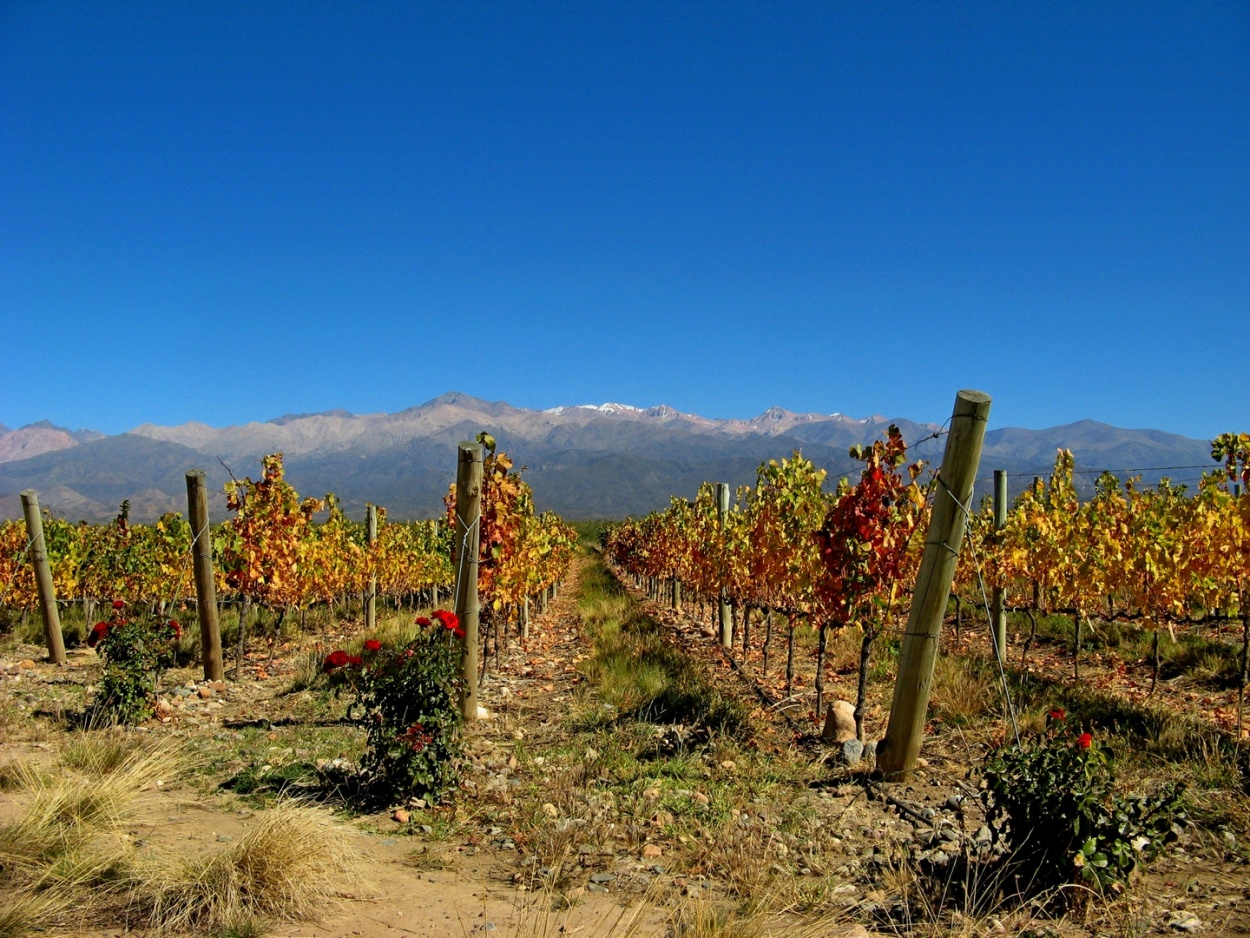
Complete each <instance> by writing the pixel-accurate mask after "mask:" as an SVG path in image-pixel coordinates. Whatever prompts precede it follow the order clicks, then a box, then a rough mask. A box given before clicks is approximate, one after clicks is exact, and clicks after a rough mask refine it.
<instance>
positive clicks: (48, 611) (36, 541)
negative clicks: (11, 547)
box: [22, 489, 66, 666]
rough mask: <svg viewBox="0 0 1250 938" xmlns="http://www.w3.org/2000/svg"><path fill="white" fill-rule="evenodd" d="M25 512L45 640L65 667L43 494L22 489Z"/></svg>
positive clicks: (55, 661)
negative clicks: (41, 503) (41, 508)
mask: <svg viewBox="0 0 1250 938" xmlns="http://www.w3.org/2000/svg"><path fill="white" fill-rule="evenodd" d="M22 513H23V514H24V515H25V516H26V540H28V541H29V542H30V565H31V566H32V567H33V568H34V571H35V586H36V587H37V588H38V590H39V609H40V611H41V612H42V613H43V639H44V643H45V644H46V645H47V646H48V660H49V661H51V662H52V663H53V664H58V665H61V666H64V665H65V664H66V661H65V639H64V638H63V637H62V635H61V615H60V613H59V612H58V611H57V608H56V586H55V585H54V584H53V582H52V565H51V564H50V563H48V545H47V544H46V543H45V542H44V539H43V516H42V515H40V514H39V496H38V495H37V494H36V493H35V490H34V489H26V490H25V491H24V492H22Z"/></svg>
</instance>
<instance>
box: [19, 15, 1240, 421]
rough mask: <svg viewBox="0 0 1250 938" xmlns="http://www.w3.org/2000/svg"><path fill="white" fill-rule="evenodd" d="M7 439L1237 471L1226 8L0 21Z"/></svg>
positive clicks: (1236, 189) (1236, 39) (1235, 56)
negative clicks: (1100, 447)
mask: <svg viewBox="0 0 1250 938" xmlns="http://www.w3.org/2000/svg"><path fill="white" fill-rule="evenodd" d="M0 328H2V329H3V336H4V338H3V341H2V342H0V370H2V372H3V373H2V375H0V422H3V423H6V424H8V425H10V426H18V425H20V424H23V423H26V422H29V421H33V420H38V419H42V418H47V419H51V420H52V421H54V422H56V423H59V424H63V425H69V426H72V427H92V428H96V429H102V430H105V431H108V432H118V431H121V430H124V429H126V428H128V427H131V426H134V425H135V424H138V423H140V422H143V421H152V422H156V423H179V422H182V421H185V420H201V421H205V422H207V423H211V424H214V425H223V424H226V423H238V422H244V421H247V420H264V419H269V418H272V417H276V416H278V415H280V414H282V413H286V412H302V411H319V410H327V409H331V408H336V407H343V408H347V409H349V410H352V411H355V412H358V413H362V412H370V411H379V410H388V411H394V410H400V409H402V408H404V407H407V406H411V405H413V404H418V403H421V402H422V401H425V400H427V399H428V398H430V397H433V396H435V395H436V394H439V393H442V392H444V391H447V390H452V389H455V390H461V391H465V392H467V393H470V394H474V395H477V396H480V397H485V398H488V399H501V400H506V401H509V402H510V403H513V404H517V405H520V406H526V407H535V408H541V407H549V406H553V405H556V404H577V403H598V402H602V401H609V400H612V401H623V402H626V403H632V404H638V405H650V404H655V403H661V402H663V403H667V404H670V405H672V406H674V407H677V408H679V409H681V410H687V411H693V412H697V413H702V414H705V415H708V416H718V417H729V416H739V417H745V416H752V415H754V414H756V413H758V412H760V411H762V410H764V409H765V408H767V407H769V406H770V405H774V404H777V405H781V406H783V407H786V408H789V409H792V410H799V411H807V410H814V411H821V412H826V413H828V412H832V411H841V412H844V413H848V414H851V415H853V416H864V415H867V414H871V413H882V414H886V415H897V416H907V417H911V418H913V419H921V420H937V421H940V420H943V419H944V418H945V417H946V416H947V415H948V414H949V412H950V407H951V404H952V401H953V399H954V393H955V391H956V390H957V389H958V388H960V387H974V388H979V389H981V390H984V391H987V392H988V393H990V394H991V395H993V396H994V399H995V404H994V411H993V414H992V418H991V419H992V425H998V426H1007V425H1013V426H1026V427H1045V426H1052V425H1055V424H1061V423H1067V422H1070V421H1073V420H1077V419H1080V418H1084V417H1092V418H1095V419H1098V420H1103V421H1106V422H1109V423H1114V424H1118V425H1120V426H1127V427H1155V428H1159V429H1164V430H1169V431H1173V432H1179V433H1184V434H1187V435H1190V436H1197V437H1209V436H1211V435H1213V434H1215V433H1218V432H1220V431H1223V430H1231V429H1237V430H1247V429H1250V394H1248V393H1247V378H1246V364H1247V360H1248V356H1250V4H1247V3H1245V2H1241V0H1234V2H1197V0H1190V2H1179V3H1150V2H1146V3H1141V2H1132V3H1102V2H1099V3H1086V2H1080V3H1076V2H1073V3H1058V4H1052V3H1042V2H1029V3H1018V2H1017V3H1010V2H1008V3H1002V2H984V3H946V2H943V3H919V2H917V3H905V4H895V3H858V2H855V3H851V2H847V3H833V2H827V3H804V2H793V3H774V2H761V3H749V4H741V3H739V4H733V3H729V4H726V3H712V2H707V3H682V2H657V3H645V2H640V3H632V2H631V3H609V4H604V3H592V2H582V3H567V4H566V3H504V2H498V3H490V4H480V3H465V2H459V0H457V2H454V3H453V2H443V3H434V2H429V3H408V2H404V3H368V4H358V3H348V2H342V3H318V2H298V3H297V2H287V3H261V4H258V3H254V2H247V3H229V2H194V3H193V2H177V0H159V2H125V3H117V2H107V0H104V2H90V3H78V2H69V0H66V2H53V3H48V2H43V0H39V2H21V0H0Z"/></svg>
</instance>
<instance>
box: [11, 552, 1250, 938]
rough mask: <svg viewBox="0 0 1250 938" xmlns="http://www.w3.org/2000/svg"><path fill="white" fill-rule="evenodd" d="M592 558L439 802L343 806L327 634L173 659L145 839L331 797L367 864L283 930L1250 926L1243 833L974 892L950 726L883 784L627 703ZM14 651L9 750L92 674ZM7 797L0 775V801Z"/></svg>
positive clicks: (979, 841) (159, 844)
mask: <svg viewBox="0 0 1250 938" xmlns="http://www.w3.org/2000/svg"><path fill="white" fill-rule="evenodd" d="M590 562H594V561H590V560H588V561H585V562H584V563H590ZM583 569H584V564H583V565H579V567H578V569H577V570H576V571H575V572H574V574H573V575H572V576H571V577H570V578H569V580H568V582H566V583H565V585H564V589H563V590H562V592H561V594H560V595H559V596H558V597H557V598H556V599H555V600H554V601H553V602H552V604H551V606H550V608H549V610H548V611H547V612H546V613H545V614H544V615H543V616H541V617H538V618H537V619H536V621H535V622H534V624H533V627H532V629H531V639H530V641H529V642H528V643H527V644H526V645H525V647H521V645H520V644H519V643H517V642H516V641H515V640H514V641H513V642H512V643H511V644H510V645H509V647H508V648H507V649H505V651H504V653H503V654H502V655H501V656H500V657H499V659H498V660H497V661H495V662H492V671H491V674H490V675H489V676H488V678H487V679H486V680H485V681H484V682H483V684H482V687H481V699H482V703H483V706H484V707H485V708H486V710H487V711H488V715H487V716H486V718H485V719H482V720H480V721H478V722H477V723H476V724H474V725H473V726H472V727H470V729H469V730H468V732H467V739H466V743H467V756H468V762H467V765H466V772H465V775H464V781H463V784H462V787H461V789H460V791H459V792H458V793H457V794H456V796H455V797H454V798H453V799H452V800H451V802H450V803H449V804H447V805H443V806H430V805H426V804H424V803H421V802H416V803H412V804H409V805H405V806H402V807H400V808H398V809H395V810H387V811H385V812H381V813H378V814H374V815H368V816H363V817H362V816H360V815H357V814H352V813H349V812H347V811H345V810H344V809H343V806H342V804H341V802H336V800H335V798H334V797H333V795H334V793H333V791H332V789H331V787H330V786H329V784H328V781H327V780H330V779H333V778H335V777H337V775H338V774H341V770H342V769H343V768H344V767H350V765H351V764H352V763H353V760H354V759H355V758H356V757H357V756H358V755H359V752H360V746H361V741H360V740H359V739H358V738H357V737H356V735H355V734H356V731H355V730H354V728H352V727H350V726H347V725H345V724H342V723H340V722H338V715H337V714H336V713H335V712H334V710H333V705H331V706H330V707H329V708H327V704H326V701H325V699H324V697H323V696H319V695H318V692H317V691H316V690H315V689H314V690H300V691H295V692H290V690H289V689H290V688H291V686H292V676H293V675H295V674H296V673H297V672H298V669H299V666H300V661H299V658H300V655H303V654H310V653H311V654H321V653H324V650H325V649H326V648H328V647H331V646H332V645H333V643H334V641H335V640H336V637H335V636H332V635H330V636H324V637H323V645H322V647H321V648H319V649H318V648H313V649H312V651H311V652H309V651H308V650H307V649H295V648H292V649H289V650H286V651H282V650H280V651H279V652H278V653H277V654H276V655H273V656H271V657H264V658H261V659H255V660H253V661H252V662H251V665H250V667H249V668H248V669H246V670H245V673H247V676H248V677H249V679H248V680H245V681H243V682H241V683H235V682H227V683H223V684H208V683H204V682H197V681H196V680H195V675H194V673H193V672H191V671H186V672H182V673H179V674H175V675H173V676H172V678H171V679H170V680H168V681H167V682H166V688H167V689H166V691H165V692H164V693H163V695H162V698H161V704H160V710H159V714H158V718H157V719H155V720H153V721H150V722H149V723H148V724H147V725H145V726H142V727H139V728H138V729H136V730H134V731H132V732H134V733H135V734H136V738H139V737H140V736H141V737H143V738H162V739H165V738H167V739H169V740H171V741H174V742H177V743H178V744H180V745H182V746H184V747H185V748H186V749H187V751H188V752H190V753H191V758H192V768H191V770H190V771H188V772H184V773H182V774H181V775H180V776H172V775H171V778H170V779H169V780H168V781H166V780H163V779H157V780H154V783H153V787H152V790H151V791H150V793H149V795H150V797H149V799H148V803H147V810H146V813H145V818H144V820H143V821H142V823H139V824H137V825H136V826H135V828H134V830H133V831H131V833H132V834H133V836H135V837H136V838H138V839H142V840H144V841H145V842H149V843H151V844H152V845H153V847H154V848H160V849H169V850H177V851H184V852H190V851H211V850H216V849H221V848H222V845H225V844H229V843H230V842H232V841H233V840H235V839H237V838H238V837H240V836H242V835H243V834H244V833H245V832H246V831H247V830H248V829H249V826H250V825H251V824H252V823H253V822H254V818H255V817H256V816H257V813H258V812H263V811H264V810H265V806H266V804H268V803H271V800H272V799H273V798H274V797H276V796H277V793H278V792H280V791H285V793H287V794H302V795H304V796H307V797H312V798H318V799H320V800H321V801H322V803H324V804H325V805H326V816H327V820H328V821H329V820H331V819H332V820H333V823H336V824H339V825H341V829H342V836H343V837H344V838H348V839H350V841H351V842H352V843H354V844H355V845H356V846H357V847H358V848H359V851H360V852H361V854H362V856H363V857H364V860H365V864H364V870H365V874H364V876H363V878H362V880H361V881H360V882H359V883H356V884H345V886H344V889H343V895H342V896H341V901H340V902H339V903H338V904H337V905H334V906H332V907H327V908H326V909H325V910H324V915H323V916H322V917H321V919H320V921H318V922H316V923H304V924H295V925H273V926H271V928H270V930H269V931H268V932H266V933H267V934H270V935H274V936H278V935H283V936H286V935H290V936H296V935H299V936H313V935H318V936H331V935H359V936H364V938H383V936H386V938H391V936H417V935H421V936H427V935H428V936H434V935H473V934H481V933H487V932H493V933H496V934H504V935H535V936H538V935H543V936H545V935H557V934H579V935H618V934H619V935H626V934H635V935H653V934H654V935H663V934H672V933H680V934H687V935H730V934H757V935H765V934H783V933H785V934H797V935H806V934H810V935H828V936H838V935H843V936H854V935H865V934H884V935H905V934H915V935H926V934H949V933H963V934H970V935H971V934H1034V935H1043V934H1052V935H1060V934H1073V935H1091V934H1108V933H1116V934H1149V933H1156V934H1162V933H1185V932H1199V933H1203V934H1210V935H1239V934H1250V876H1247V866H1246V863H1245V859H1246V854H1245V851H1244V849H1243V848H1242V847H1241V846H1240V845H1239V844H1238V842H1237V835H1236V834H1233V833H1231V832H1228V831H1224V832H1220V831H1214V830H1213V831H1205V830H1203V829H1201V828H1197V827H1194V828H1191V829H1190V830H1189V831H1188V832H1187V835H1186V839H1185V841H1184V843H1183V844H1182V845H1181V847H1180V848H1179V849H1178V850H1176V851H1175V852H1174V853H1173V854H1172V855H1170V856H1169V857H1168V858H1166V859H1165V860H1163V861H1161V862H1160V863H1159V864H1157V865H1156V866H1155V867H1154V868H1152V869H1151V870H1150V871H1149V872H1148V873H1147V875H1146V877H1145V879H1144V881H1143V882H1142V883H1141V884H1139V887H1138V888H1136V889H1135V890H1133V892H1132V893H1131V895H1130V897H1129V898H1128V899H1126V900H1123V901H1121V902H1118V903H1114V904H1112V905H1111V906H1104V905H1102V904H1095V905H1093V906H1091V909H1090V912H1089V914H1088V916H1087V917H1086V918H1085V919H1084V920H1082V921H1075V920H1071V919H1062V920H1054V919H1052V918H1049V917H1047V916H1046V915H1045V914H1043V913H1042V912H1041V910H1037V909H1028V908H1026V909H1023V910H1019V909H1017V910H1010V909H1005V908H1000V909H994V908H990V909H975V908H972V902H971V899H972V898H973V897H975V895H976V894H977V890H978V888H980V889H981V890H982V891H985V887H984V884H977V883H976V882H972V881H969V880H968V878H967V877H966V876H965V875H964V874H963V873H960V872H958V871H959V870H961V869H963V867H962V866H961V864H960V863H959V862H958V860H957V859H955V858H957V857H959V856H960V855H961V854H965V853H967V852H969V851H972V852H975V851H977V850H981V849H983V848H984V849H988V840H989V837H988V830H986V829H985V828H984V826H983V819H982V815H981V812H980V806H979V799H978V797H977V789H976V784H975V780H973V779H970V778H969V777H968V766H969V764H970V760H969V758H968V753H964V752H960V750H959V749H958V748H957V747H956V746H954V745H953V744H951V743H949V742H948V743H947V744H946V745H944V746H941V747H936V748H935V749H934V751H932V752H930V751H928V750H926V758H927V759H928V761H927V763H926V764H925V765H924V766H923V767H922V768H921V770H920V771H919V772H918V773H917V775H916V777H915V778H914V779H912V780H911V781H909V782H907V783H900V784H895V785H882V784H879V783H873V782H871V781H870V778H869V774H868V769H869V768H870V766H869V765H868V764H865V763H861V764H860V765H857V766H853V767H848V766H844V765H840V764H838V763H839V760H838V759H836V758H834V757H833V756H834V755H836V752H835V751H834V750H831V749H829V748H826V747H824V746H822V745H820V744H818V743H815V742H814V741H812V740H810V739H805V738H803V736H802V734H801V733H800V734H797V738H796V731H795V728H794V725H793V724H792V723H791V722H789V721H788V720H787V719H785V718H783V717H782V716H779V715H778V713H777V712H776V711H775V710H770V708H768V707H765V706H763V705H759V704H758V700H756V705H755V708H754V709H755V714H754V716H755V735H754V737H753V738H752V739H750V740H749V741H742V740H731V739H719V738H716V737H715V736H713V737H712V738H708V737H707V736H706V734H700V733H699V729H698V727H692V726H676V725H652V724H647V723H643V722H638V721H632V722H631V721H621V720H618V719H616V714H614V713H613V712H611V708H610V707H604V705H602V704H600V703H597V701H596V698H595V697H594V696H593V694H592V693H591V692H590V691H589V689H588V688H587V684H586V677H585V674H584V671H583V670H582V669H581V668H580V667H579V666H580V665H581V664H582V663H583V662H584V661H585V660H586V659H587V657H588V656H589V655H590V654H591V649H590V647H589V646H588V644H587V641H586V637H585V634H584V631H583V629H582V622H581V619H580V617H579V610H578V606H577V597H578V594H579V578H580V576H581V575H582V571H583ZM636 599H637V601H639V602H644V600H643V599H642V598H641V597H636ZM652 612H653V614H654V615H655V616H656V617H657V618H659V619H660V620H661V621H663V622H665V623H666V628H668V629H670V630H671V633H672V636H673V640H674V641H676V642H678V643H680V644H681V645H682V646H683V647H685V648H686V649H687V650H688V651H690V653H692V654H694V655H696V656H699V657H700V658H701V659H703V660H704V661H705V662H706V664H707V667H708V668H709V670H710V673H711V674H712V675H713V676H714V679H715V680H716V681H717V682H719V683H721V684H723V685H724V686H725V687H726V688H728V689H731V690H732V692H734V693H738V694H741V695H742V696H743V698H744V699H754V696H753V695H754V692H753V690H752V689H751V688H750V687H749V686H748V685H747V684H746V683H745V682H744V681H743V679H742V678H741V677H740V676H739V675H737V674H735V673H734V672H733V670H732V669H731V667H730V666H729V664H728V663H727V662H726V661H724V660H723V659H721V658H720V656H719V653H718V652H717V651H716V649H715V646H714V644H713V642H712V639H711V638H710V637H709V636H707V635H706V634H704V633H705V631H706V628H705V626H704V625H703V624H701V623H699V622H696V621H695V620H693V619H691V618H689V617H687V616H678V615H676V614H674V613H672V612H671V610H662V609H660V608H658V607H654V608H653V609H652ZM9 651H10V652H15V653H10V654H9V655H8V657H7V658H6V659H5V660H4V661H3V662H0V708H2V709H0V713H3V714H4V717H3V723H2V724H0V734H2V735H0V740H3V742H2V744H0V762H3V761H5V760H7V759H14V758H16V759H33V760H38V759H45V760H46V759H48V758H49V754H50V753H52V752H54V751H55V750H56V749H57V748H58V747H59V746H61V745H63V742H64V739H65V738H66V732H67V726H68V724H67V722H66V720H65V716H66V714H71V713H72V712H73V711H74V710H75V708H78V709H81V707H82V703H83V701H84V700H85V699H86V697H87V695H88V692H89V690H88V689H89V688H90V686H91V684H92V682H93V681H94V680H96V679H97V678H98V673H99V666H98V663H97V661H96V659H95V654H94V652H92V651H90V650H87V649H76V650H74V651H73V652H72V654H71V663H70V666H69V668H68V669H65V670H58V669H55V668H51V667H49V666H48V665H46V664H44V663H42V662H40V661H39V660H38V655H37V653H36V649H34V648H33V647H29V646H28V647H26V648H19V649H10V650H9ZM258 673H259V674H260V675H261V676H262V677H261V678H260V679H257V678H256V675H257V674H258ZM596 710H601V711H602V712H601V713H598V714H596ZM875 719H877V720H878V721H879V720H880V719H881V715H880V710H878V711H877V715H876V717H875ZM878 729H879V727H875V726H874V727H873V730H874V731H875V730H878ZM871 735H873V734H871V733H870V736H871ZM6 799H8V800H7V801H6ZM6 804H7V808H6ZM12 807H13V803H12V799H9V798H8V796H6V795H3V794H0V818H2V817H3V816H6V815H5V814H4V812H5V811H11V810H12ZM1230 838H1231V839H1230ZM917 870H920V871H921V872H920V873H917ZM944 891H945V893H946V894H947V895H948V896H949V895H954V894H956V893H958V894H962V895H965V896H967V897H969V898H968V899H967V900H966V901H965V902H964V907H965V909H966V911H967V914H960V913H958V912H956V913H954V914H953V915H952V914H951V913H950V912H949V910H948V911H946V912H943V911H941V910H940V909H939V908H937V903H938V902H939V900H940V898H941V896H942V893H943V892H944ZM926 904H928V907H927V908H926ZM65 928H66V930H65V931H63V932H62V933H63V934H87V933H90V934H99V935H118V934H123V933H126V928H124V927H120V926H119V927H115V928H112V929H103V930H101V929H97V930H96V931H94V932H87V931H84V930H83V928H84V926H83V925H82V923H74V922H71V921H68V920H67V922H66V924H65ZM752 929H753V930H752Z"/></svg>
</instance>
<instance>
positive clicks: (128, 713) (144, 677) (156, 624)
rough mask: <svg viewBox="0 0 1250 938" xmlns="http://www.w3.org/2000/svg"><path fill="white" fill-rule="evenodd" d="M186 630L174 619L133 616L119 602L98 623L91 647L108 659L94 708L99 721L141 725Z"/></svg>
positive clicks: (90, 637)
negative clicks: (110, 613) (159, 682)
mask: <svg viewBox="0 0 1250 938" xmlns="http://www.w3.org/2000/svg"><path fill="white" fill-rule="evenodd" d="M181 635H182V628H181V627H180V626H179V625H178V623H177V622H174V621H173V620H171V619H161V618H157V617H155V616H151V615H146V614H145V615H139V616H127V615H126V604H125V603H124V602H122V601H121V600H120V599H119V600H115V601H114V602H113V611H112V615H111V616H110V617H109V618H108V620H106V621H104V622H97V623H96V624H95V625H94V626H93V627H92V629H91V631H90V632H89V633H88V635H87V644H88V645H90V646H91V647H93V648H95V649H96V651H97V652H98V653H99V655H100V657H101V658H103V659H104V676H103V677H102V678H101V679H100V688H99V691H98V693H97V694H96V698H95V701H94V704H93V709H92V713H91V718H92V722H93V723H105V724H108V723H140V722H142V721H143V720H146V719H147V718H148V717H150V716H151V715H152V713H153V708H154V705H155V703H156V685H157V681H158V680H159V679H160V674H161V671H163V670H164V669H165V668H167V667H168V666H169V665H170V664H171V663H172V661H173V658H174V654H175V652H176V651H177V648H178V639H179V638H180V637H181Z"/></svg>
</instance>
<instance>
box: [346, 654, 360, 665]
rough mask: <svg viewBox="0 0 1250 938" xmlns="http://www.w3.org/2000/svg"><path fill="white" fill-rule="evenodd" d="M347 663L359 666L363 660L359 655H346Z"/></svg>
mask: <svg viewBox="0 0 1250 938" xmlns="http://www.w3.org/2000/svg"><path fill="white" fill-rule="evenodd" d="M347 663H348V664H354V665H357V666H359V665H361V664H363V663H364V662H363V659H362V658H361V657H360V655H348V656H347Z"/></svg>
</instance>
